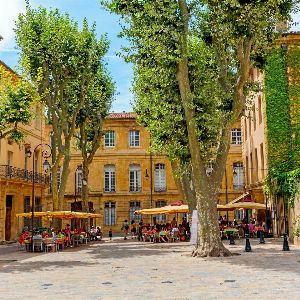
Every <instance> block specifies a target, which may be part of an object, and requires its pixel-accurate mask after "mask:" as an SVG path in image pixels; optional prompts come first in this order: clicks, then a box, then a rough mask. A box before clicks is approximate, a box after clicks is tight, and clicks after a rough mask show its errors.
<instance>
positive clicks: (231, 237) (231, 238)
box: [229, 232, 235, 245]
mask: <svg viewBox="0 0 300 300" xmlns="http://www.w3.org/2000/svg"><path fill="white" fill-rule="evenodd" d="M229 245H235V241H234V235H233V233H232V232H231V233H230V236H229Z"/></svg>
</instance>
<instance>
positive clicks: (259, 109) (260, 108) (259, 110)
mask: <svg viewBox="0 0 300 300" xmlns="http://www.w3.org/2000/svg"><path fill="white" fill-rule="evenodd" d="M262 109H263V108H262V102H261V96H260V95H259V96H258V122H259V124H261V122H262Z"/></svg>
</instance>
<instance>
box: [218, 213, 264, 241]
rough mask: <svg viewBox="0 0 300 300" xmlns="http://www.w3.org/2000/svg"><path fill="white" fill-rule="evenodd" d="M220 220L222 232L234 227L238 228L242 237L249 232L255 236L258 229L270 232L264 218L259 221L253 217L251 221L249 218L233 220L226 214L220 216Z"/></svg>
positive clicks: (251, 235)
mask: <svg viewBox="0 0 300 300" xmlns="http://www.w3.org/2000/svg"><path fill="white" fill-rule="evenodd" d="M218 221H219V228H220V231H221V232H222V231H224V230H226V229H228V228H234V229H236V230H237V232H238V235H239V236H240V237H244V236H245V234H249V235H250V237H254V236H257V232H258V231H263V232H265V233H267V232H268V228H267V226H266V223H265V221H263V220H261V221H257V220H255V219H252V218H251V219H250V221H248V219H246V218H244V219H242V220H240V221H239V222H238V221H237V220H236V219H234V220H233V222H232V221H228V220H227V217H226V215H224V216H223V217H222V216H220V217H219V220H218Z"/></svg>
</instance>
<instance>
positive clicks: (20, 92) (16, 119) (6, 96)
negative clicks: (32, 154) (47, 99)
mask: <svg viewBox="0 0 300 300" xmlns="http://www.w3.org/2000/svg"><path fill="white" fill-rule="evenodd" d="M35 100H37V93H36V91H35V90H34V87H33V86H32V85H31V84H30V83H29V82H26V81H25V80H23V79H22V78H20V77H19V76H18V75H17V74H15V73H14V72H12V71H10V70H9V69H8V68H6V67H5V66H4V65H2V64H0V139H1V138H4V137H8V138H10V139H12V140H14V141H16V142H18V143H19V142H21V141H22V139H23V137H24V133H23V132H22V131H21V130H20V129H19V128H18V125H19V124H23V125H27V124H29V121H30V119H31V118H32V117H33V116H32V112H31V108H32V107H31V104H32V103H33V102H34V101H35Z"/></svg>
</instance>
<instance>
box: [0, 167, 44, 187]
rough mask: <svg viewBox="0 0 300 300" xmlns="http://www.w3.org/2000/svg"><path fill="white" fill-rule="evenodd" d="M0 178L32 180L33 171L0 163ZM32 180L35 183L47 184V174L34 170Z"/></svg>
mask: <svg viewBox="0 0 300 300" xmlns="http://www.w3.org/2000/svg"><path fill="white" fill-rule="evenodd" d="M0 178H4V179H9V180H20V181H27V182H32V180H33V172H32V171H28V170H24V169H20V168H15V167H12V166H9V165H0ZM34 180H35V183H41V184H48V183H49V176H47V175H43V174H41V173H37V172H36V173H34Z"/></svg>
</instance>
